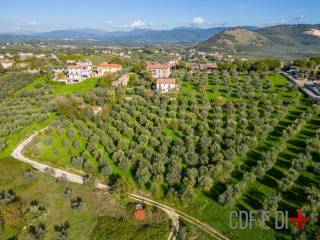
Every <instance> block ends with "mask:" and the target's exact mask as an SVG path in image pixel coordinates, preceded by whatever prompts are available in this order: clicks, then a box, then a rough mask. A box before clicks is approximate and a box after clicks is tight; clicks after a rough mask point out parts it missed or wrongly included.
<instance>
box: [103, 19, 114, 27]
mask: <svg viewBox="0 0 320 240" xmlns="http://www.w3.org/2000/svg"><path fill="white" fill-rule="evenodd" d="M104 23H105V24H107V25H109V26H110V25H112V23H113V22H112V21H111V20H107V21H105V22H104Z"/></svg>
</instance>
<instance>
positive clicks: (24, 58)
mask: <svg viewBox="0 0 320 240" xmlns="http://www.w3.org/2000/svg"><path fill="white" fill-rule="evenodd" d="M19 57H20V59H21V60H26V59H27V58H31V57H33V53H19Z"/></svg>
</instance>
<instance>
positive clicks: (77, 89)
mask: <svg viewBox="0 0 320 240" xmlns="http://www.w3.org/2000/svg"><path fill="white" fill-rule="evenodd" d="M98 79H99V78H97V77H93V78H88V79H86V80H84V81H83V82H80V83H74V84H65V83H63V82H54V81H49V82H48V81H47V78H46V76H41V77H39V78H37V79H35V80H34V81H33V82H32V83H30V84H28V85H27V86H25V87H24V88H23V89H22V90H20V91H19V92H17V93H16V96H18V95H19V94H20V93H21V92H24V91H26V92H32V91H35V90H37V88H36V87H35V84H42V85H43V86H47V87H49V88H50V89H52V90H54V92H53V94H52V95H61V94H66V93H75V94H76V93H85V92H89V91H91V90H93V89H94V88H95V86H96V83H97V81H98Z"/></svg>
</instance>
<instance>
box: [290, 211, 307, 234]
mask: <svg viewBox="0 0 320 240" xmlns="http://www.w3.org/2000/svg"><path fill="white" fill-rule="evenodd" d="M297 212H298V217H295V218H291V222H292V223H295V222H296V223H298V230H299V232H300V231H301V230H302V227H303V224H305V223H307V222H310V221H311V219H310V218H308V217H304V216H303V213H302V211H301V209H299V210H297Z"/></svg>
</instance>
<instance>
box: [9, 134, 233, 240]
mask: <svg viewBox="0 0 320 240" xmlns="http://www.w3.org/2000/svg"><path fill="white" fill-rule="evenodd" d="M45 129H46V128H45ZM45 129H43V130H41V131H44V130H45ZM41 131H40V132H41ZM38 133H39V132H36V133H34V134H32V135H31V136H30V137H28V138H27V139H25V140H24V141H23V142H22V143H20V144H19V145H18V146H17V147H16V149H14V151H13V152H12V154H11V156H12V157H14V158H15V159H17V160H19V161H22V162H24V163H27V164H29V165H31V166H32V167H33V168H35V169H37V170H39V171H40V172H49V171H48V169H50V170H51V171H50V172H51V173H52V174H51V175H52V176H54V177H56V178H60V177H63V178H65V179H66V180H67V181H69V182H73V183H78V184H83V177H82V176H80V175H77V174H74V173H70V172H68V171H65V170H61V169H59V168H53V167H51V166H49V165H47V164H43V163H39V162H37V161H34V160H32V159H29V158H27V157H25V156H23V154H22V152H23V149H24V148H25V147H26V145H28V144H29V143H30V142H31V141H32V140H33V138H34V137H35V136H36V135H38ZM95 186H96V188H98V189H109V187H108V186H107V185H106V184H103V183H100V182H96V183H95ZM128 195H129V198H131V199H133V200H135V201H140V202H143V203H145V204H147V205H151V206H154V207H157V208H159V209H162V210H163V211H165V212H166V213H167V214H168V216H169V217H170V218H171V220H172V231H171V232H170V235H169V238H168V240H171V239H172V240H175V239H176V236H177V233H178V231H179V218H181V219H184V220H185V221H187V222H189V223H191V224H193V225H195V226H197V227H198V228H200V229H202V230H203V231H205V232H206V233H208V234H209V235H211V236H212V237H213V238H214V239H217V240H229V239H228V238H227V237H225V236H224V235H222V234H221V233H219V231H218V230H216V229H214V228H213V227H211V226H210V225H209V224H207V223H203V222H201V221H199V220H198V219H196V218H193V217H191V216H189V215H187V214H185V213H183V212H181V211H178V210H176V209H174V208H171V207H169V206H167V205H164V204H161V203H159V202H156V201H154V200H151V199H149V198H146V197H143V196H140V195H137V194H133V193H128Z"/></svg>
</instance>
